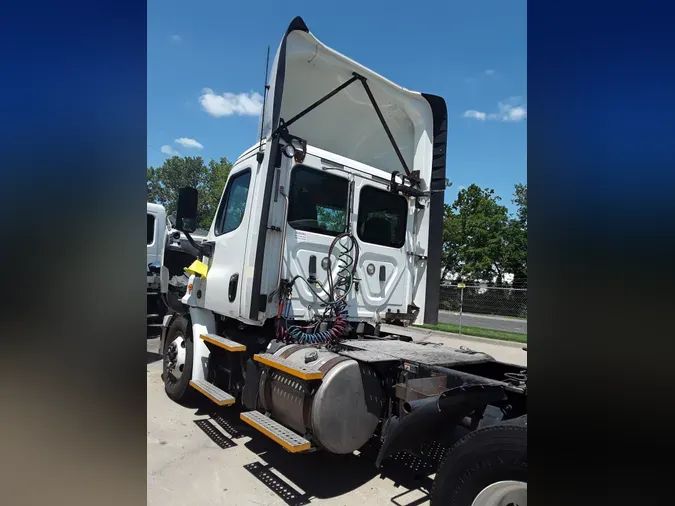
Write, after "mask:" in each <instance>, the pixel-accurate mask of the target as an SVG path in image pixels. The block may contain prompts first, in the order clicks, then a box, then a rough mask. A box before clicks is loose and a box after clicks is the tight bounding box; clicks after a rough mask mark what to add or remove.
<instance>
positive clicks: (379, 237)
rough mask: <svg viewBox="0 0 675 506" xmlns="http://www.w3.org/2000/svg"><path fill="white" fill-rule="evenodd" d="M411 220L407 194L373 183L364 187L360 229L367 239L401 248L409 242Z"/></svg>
mask: <svg viewBox="0 0 675 506" xmlns="http://www.w3.org/2000/svg"><path fill="white" fill-rule="evenodd" d="M407 219H408V201H407V200H406V199H405V197H403V196H401V195H397V194H395V193H391V192H388V191H384V190H378V189H377V188H373V187H372V186H364V187H363V188H362V189H361V195H360V196H359V219H358V224H357V230H358V234H359V238H360V239H361V240H362V241H363V242H369V243H371V244H379V245H381V246H389V247H391V248H400V247H401V246H403V245H404V244H405V228H406V221H407Z"/></svg>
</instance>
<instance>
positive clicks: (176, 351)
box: [164, 334, 186, 383]
mask: <svg viewBox="0 0 675 506" xmlns="http://www.w3.org/2000/svg"><path fill="white" fill-rule="evenodd" d="M185 346H186V341H185V337H184V336H183V335H182V334H176V338H175V339H174V340H173V341H172V342H171V344H169V347H168V348H167V350H166V356H165V357H164V360H165V361H166V372H167V378H168V380H169V381H170V382H172V383H175V382H176V381H178V380H179V379H180V377H181V376H182V375H183V369H184V368H185V355H186V352H185Z"/></svg>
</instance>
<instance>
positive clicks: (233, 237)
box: [204, 159, 254, 318]
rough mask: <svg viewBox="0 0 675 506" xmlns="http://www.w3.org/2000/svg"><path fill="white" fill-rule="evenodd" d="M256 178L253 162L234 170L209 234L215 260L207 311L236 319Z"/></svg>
mask: <svg viewBox="0 0 675 506" xmlns="http://www.w3.org/2000/svg"><path fill="white" fill-rule="evenodd" d="M253 178H254V175H253V173H252V170H251V164H250V159H249V160H244V161H242V162H241V163H239V164H237V165H235V166H234V167H232V170H231V172H230V175H229V177H228V180H227V184H226V185H225V190H224V191H223V196H222V198H221V199H220V205H219V207H218V211H217V213H216V217H215V219H214V220H213V224H212V225H211V230H210V231H209V240H210V241H211V242H212V243H213V254H212V255H213V256H212V258H211V261H210V265H209V271H208V274H207V277H206V290H205V293H206V295H205V300H204V307H205V308H206V309H209V310H211V311H213V312H214V313H218V314H222V315H225V316H229V317H232V318H237V317H238V316H239V314H240V311H239V310H240V304H241V287H242V277H243V267H244V256H245V253H246V243H247V238H248V235H249V225H250V214H251V213H250V210H249V208H250V207H251V200H252V199H251V198H250V195H251V194H252V186H253V181H254V179H253Z"/></svg>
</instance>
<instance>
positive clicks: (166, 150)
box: [160, 144, 180, 156]
mask: <svg viewBox="0 0 675 506" xmlns="http://www.w3.org/2000/svg"><path fill="white" fill-rule="evenodd" d="M160 151H161V152H162V153H164V154H165V155H167V156H180V153H179V152H178V151H176V150H175V149H173V148H172V147H171V146H169V145H168V144H165V145H164V146H162V147H161V148H160Z"/></svg>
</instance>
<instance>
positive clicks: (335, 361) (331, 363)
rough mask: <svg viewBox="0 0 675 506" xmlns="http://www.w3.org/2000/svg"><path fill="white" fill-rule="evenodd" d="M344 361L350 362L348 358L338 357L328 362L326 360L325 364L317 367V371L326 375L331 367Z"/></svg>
mask: <svg viewBox="0 0 675 506" xmlns="http://www.w3.org/2000/svg"><path fill="white" fill-rule="evenodd" d="M345 360H351V359H350V358H348V357H342V356H340V355H338V356H337V357H333V358H331V359H330V360H327V361H326V362H325V363H323V364H322V365H321V367H319V371H321V372H322V373H323V374H326V373H327V372H328V371H330V370H331V369H332V368H333V366H335V365H337V364H339V363H340V362H344V361H345Z"/></svg>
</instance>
